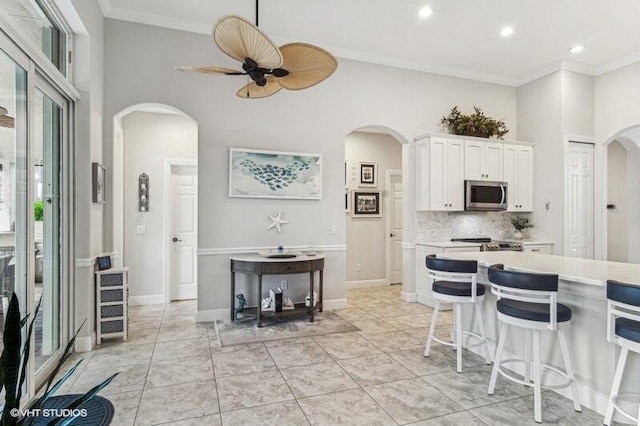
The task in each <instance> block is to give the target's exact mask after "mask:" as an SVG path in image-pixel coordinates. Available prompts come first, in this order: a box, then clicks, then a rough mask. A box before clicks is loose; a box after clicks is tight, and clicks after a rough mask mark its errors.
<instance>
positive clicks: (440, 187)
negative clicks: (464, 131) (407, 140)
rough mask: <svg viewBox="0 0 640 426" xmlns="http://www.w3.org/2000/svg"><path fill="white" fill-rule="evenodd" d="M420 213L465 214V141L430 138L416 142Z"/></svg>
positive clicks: (417, 197)
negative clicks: (434, 211)
mask: <svg viewBox="0 0 640 426" xmlns="http://www.w3.org/2000/svg"><path fill="white" fill-rule="evenodd" d="M416 209H417V210H442V211H462V210H464V141H463V140H462V139H455V138H445V137H435V136H430V137H428V138H424V139H420V140H418V141H417V142H416Z"/></svg>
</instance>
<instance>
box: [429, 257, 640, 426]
mask: <svg viewBox="0 0 640 426" xmlns="http://www.w3.org/2000/svg"><path fill="white" fill-rule="evenodd" d="M439 256H442V257H447V258H450V259H462V260H476V261H477V262H478V282H479V283H481V284H485V285H487V286H488V285H489V281H488V279H487V268H488V266H490V265H493V264H497V263H501V264H504V266H505V269H508V270H513V271H521V272H534V273H536V272H537V273H551V274H557V275H558V276H559V287H558V301H559V302H560V303H563V304H566V305H568V306H570V307H571V309H572V311H573V317H572V320H571V321H572V326H571V330H570V332H569V333H568V337H569V345H570V352H571V358H572V360H573V367H574V370H575V375H576V379H577V383H578V390H579V393H580V400H581V403H582V404H583V405H584V406H586V407H589V408H591V409H594V410H596V411H598V412H600V413H604V410H605V408H606V402H607V399H608V394H609V391H610V387H611V381H612V378H613V373H614V370H615V365H616V359H617V346H616V345H614V344H612V343H609V342H607V338H606V324H607V316H606V315H607V298H606V281H607V280H608V279H613V280H618V281H622V282H626V283H630V284H637V283H640V265H637V264H629V263H619V262H607V261H602V260H592V259H579V258H571V257H563V256H551V255H544V254H535V253H527V252H512V251H505V252H464V253H460V252H454V253H443V254H440V255H439ZM488 289H489V288H487V290H488ZM465 314H467V315H466V316H465V315H464V314H463V328H465V327H466V328H467V329H468V325H469V324H471V318H470V313H469V312H465ZM484 315H485V324H487V335H488V336H487V337H488V340H489V345H490V348H491V350H492V351H493V352H494V353H495V346H496V343H497V336H498V321H497V318H496V298H495V296H494V295H493V294H491V293H490V292H489V291H487V293H486V299H485V309H484ZM512 332H513V334H511V340H509V341H508V342H507V344H506V346H505V357H506V358H514V357H520V358H521V357H522V348H523V347H524V341H525V340H524V331H523V330H512ZM541 348H542V352H541V353H542V361H543V362H544V363H547V364H550V365H553V366H556V367H560V366H562V359H561V356H560V347H559V345H558V342H557V339H556V338H555V335H554V334H553V333H544V334H543V336H542V340H541ZM471 350H473V351H478V350H479V348H471ZM478 353H479V352H478ZM512 355H515V356H512ZM636 358H637V357H630V358H629V360H628V363H629V364H628V365H627V370H626V373H625V375H626V377H639V376H640V360H638V359H636ZM512 366H513V367H511V366H510V368H513V369H514V370H515V371H516V372H521V371H522V370H521V368H522V365H518V364H512ZM545 376H546V377H545ZM498 380H500V379H498ZM543 382H545V383H557V382H558V380H557V379H556V378H555V377H554V376H552V375H545V374H543ZM558 392H560V393H561V394H563V395H565V396H567V397H568V396H569V393H568V389H562V390H559V391H558ZM622 392H625V393H627V392H636V393H637V392H640V382H638V381H637V380H626V381H625V380H623V382H622ZM632 407H633V406H632ZM632 410H633V408H632ZM635 410H637V407H636V408H635Z"/></svg>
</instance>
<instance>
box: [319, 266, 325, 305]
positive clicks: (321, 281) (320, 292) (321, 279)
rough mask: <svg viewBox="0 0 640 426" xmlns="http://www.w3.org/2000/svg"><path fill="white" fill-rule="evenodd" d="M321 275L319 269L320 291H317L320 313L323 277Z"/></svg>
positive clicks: (321, 272)
mask: <svg viewBox="0 0 640 426" xmlns="http://www.w3.org/2000/svg"><path fill="white" fill-rule="evenodd" d="M323 273H324V271H323V270H322V269H320V289H319V290H318V296H319V297H318V303H320V309H319V311H320V312H322V300H323V299H322V285H323V284H324V277H323Z"/></svg>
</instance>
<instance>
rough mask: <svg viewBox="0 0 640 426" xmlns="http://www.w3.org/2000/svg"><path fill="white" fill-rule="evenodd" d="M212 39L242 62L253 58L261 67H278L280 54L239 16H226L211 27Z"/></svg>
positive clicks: (224, 50)
mask: <svg viewBox="0 0 640 426" xmlns="http://www.w3.org/2000/svg"><path fill="white" fill-rule="evenodd" d="M213 40H214V41H215V43H216V44H217V45H218V47H219V48H220V50H222V51H223V52H224V53H226V54H227V55H229V56H231V57H232V58H234V59H236V60H238V61H240V62H242V63H244V62H245V60H246V59H247V58H251V59H253V60H254V61H255V62H257V63H258V66H260V67H262V68H267V69H271V68H278V67H280V66H281V65H282V54H281V53H280V50H279V49H278V47H277V46H276V45H275V44H274V43H273V42H272V41H271V40H270V39H269V37H267V36H266V34H264V33H263V32H262V31H260V29H258V28H257V27H256V26H254V25H253V24H252V23H251V22H249V21H247V20H246V19H244V18H241V17H239V16H233V15H232V16H226V17H224V18H222V19H220V20H219V21H218V23H217V24H216V26H215V27H214V28H213Z"/></svg>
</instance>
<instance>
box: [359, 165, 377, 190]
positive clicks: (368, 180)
mask: <svg viewBox="0 0 640 426" xmlns="http://www.w3.org/2000/svg"><path fill="white" fill-rule="evenodd" d="M359 186H373V187H377V186H378V165H377V164H376V163H360V185H359Z"/></svg>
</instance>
